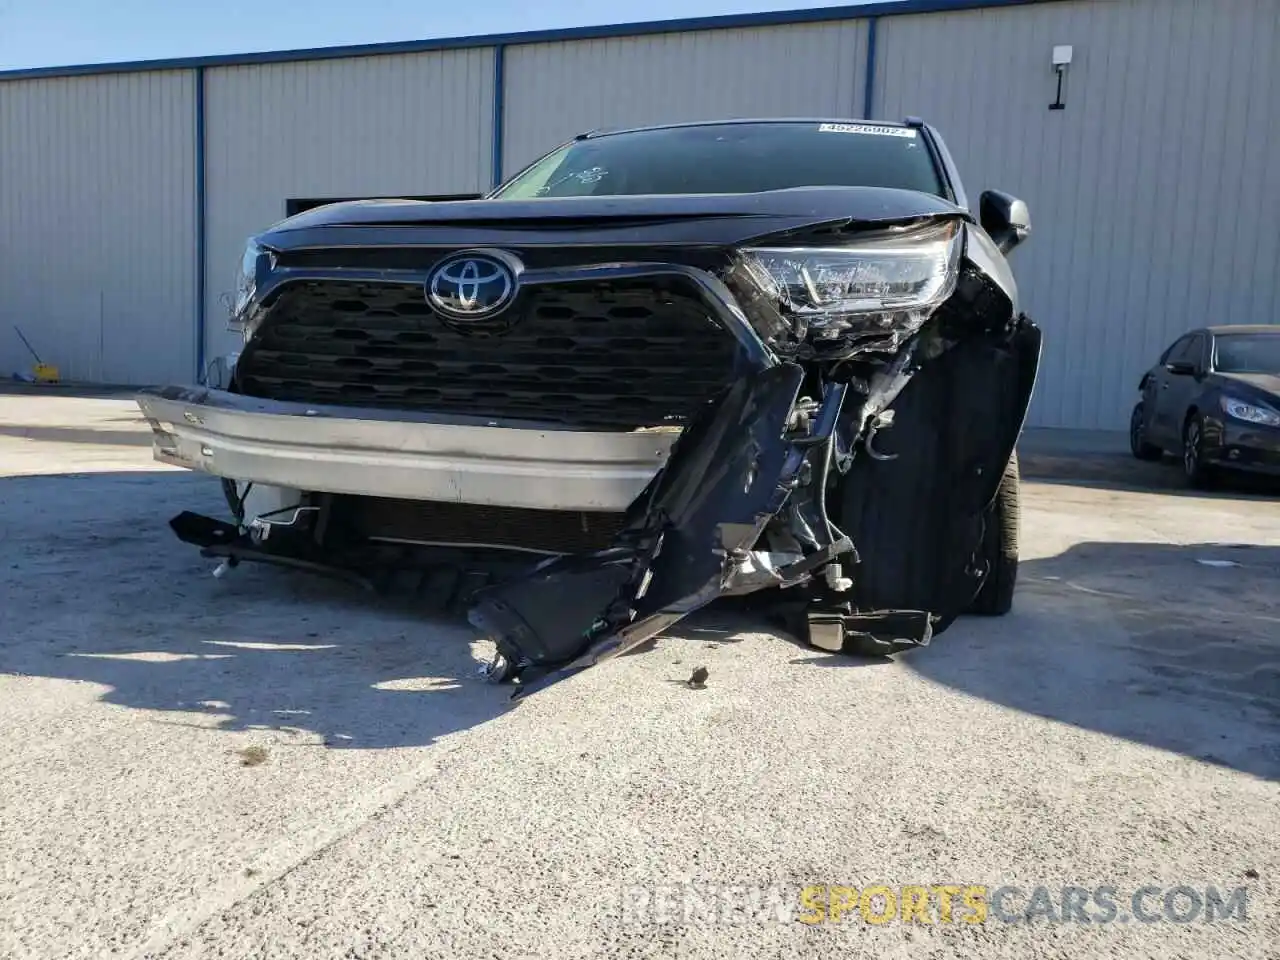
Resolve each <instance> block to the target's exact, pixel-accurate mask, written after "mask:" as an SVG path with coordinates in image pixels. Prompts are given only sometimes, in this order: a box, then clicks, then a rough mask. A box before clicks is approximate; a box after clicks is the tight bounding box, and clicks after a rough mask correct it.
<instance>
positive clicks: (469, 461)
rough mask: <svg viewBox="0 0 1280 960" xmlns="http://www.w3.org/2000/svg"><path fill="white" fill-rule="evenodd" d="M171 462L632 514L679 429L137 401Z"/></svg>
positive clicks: (187, 398)
mask: <svg viewBox="0 0 1280 960" xmlns="http://www.w3.org/2000/svg"><path fill="white" fill-rule="evenodd" d="M136 399H137V403H138V406H139V407H140V408H141V409H142V412H143V414H144V415H145V416H146V418H147V420H148V422H149V423H150V424H151V429H152V431H153V433H154V436H153V440H152V448H153V451H154V454H155V458H156V459H157V460H159V461H160V462H162V463H168V464H172V465H174V466H179V467H186V468H187V469H189V470H199V471H203V472H205V473H210V474H214V475H215V476H219V477H228V478H231V479H234V480H242V481H253V482H255V483H261V484H269V485H272V486H279V487H289V488H293V489H297V490H305V491H312V492H317V493H342V494H353V495H358V496H370V497H388V498H393V499H404V500H443V501H453V502H459V503H474V504H486V505H491V506H505V507H528V508H532V509H544V510H602V511H621V510H625V509H626V508H627V507H628V506H629V505H630V504H631V502H632V501H633V500H634V499H635V498H636V496H637V495H639V493H640V492H641V490H643V489H644V487H645V485H646V484H647V483H648V482H649V481H650V480H651V479H652V478H653V475H654V474H655V473H657V471H658V470H659V468H661V466H662V465H663V464H664V463H665V462H666V459H667V457H668V455H669V454H670V451H671V446H672V444H673V443H674V442H675V440H676V438H677V437H678V436H679V433H680V431H679V429H678V428H674V427H672V428H657V429H654V430H639V431H632V432H628V433H617V432H583V431H576V430H562V429H557V428H555V427H550V426H544V425H535V424H523V425H522V424H518V423H509V422H502V423H496V422H489V421H485V420H482V419H473V418H460V417H450V418H438V417H430V416H426V415H415V414H409V413H401V412H399V411H386V410H364V409H356V408H351V407H331V406H317V405H312V404H301V403H284V402H279V401H274V400H260V399H257V398H254V397H244V396H240V395H239V394H233V393H227V392H224V391H221V390H210V389H206V388H203V387H160V388H155V389H148V390H144V391H142V392H140V393H139V394H138V395H137V398H136Z"/></svg>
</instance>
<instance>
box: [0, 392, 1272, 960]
mask: <svg viewBox="0 0 1280 960" xmlns="http://www.w3.org/2000/svg"><path fill="white" fill-rule="evenodd" d="M142 430H143V428H142V425H141V424H139V423H137V422H136V417H135V415H134V414H133V411H132V410H131V409H130V405H129V404H128V403H127V402H124V401H116V400H77V399H72V398H57V399H56V400H55V399H42V400H40V401H38V402H36V401H33V400H32V399H31V398H28V397H17V396H0V474H2V475H5V476H4V477H3V478H0V729H3V730H4V731H6V734H7V735H6V736H5V737H4V739H3V741H0V850H2V851H3V854H0V862H2V863H3V864H4V867H3V873H0V956H3V957H6V958H9V957H12V958H15V960H27V958H40V960H53V958H56V960H64V958H79V957H86V958H87V957H103V956H112V957H166V958H195V957H234V958H247V957H254V958H256V957H271V958H300V960H301V958H306V960H317V958H327V957H335V958H337V957H388V958H390V957H396V958H399V957H406V958H408V957H413V958H424V957H442V958H443V957H458V958H462V957H495V956H497V957H561V956H563V957H588V956H602V955H605V956H628V957H647V956H653V957H659V956H662V957H667V956H683V957H697V958H701V957H741V956H745V955H753V956H761V957H811V956H830V955H849V956H875V957H907V956H910V957H913V958H920V957H983V958H991V957H1008V958H1010V960H1014V958H1017V960H1026V958H1034V957H1068V956H1069V957H1109V956H1114V957H1138V956H1150V957H1171V956H1183V957H1195V958H1201V957H1203V958H1206V960H1219V958H1222V957H1256V958H1264V957H1273V956H1274V949H1275V947H1274V945H1275V944H1276V943H1278V942H1280V911H1277V908H1276V906H1275V904H1276V902H1277V894H1278V893H1280V887H1278V886H1277V881H1276V878H1277V877H1278V876H1280V841H1277V840H1276V837H1277V834H1278V833H1280V802H1278V801H1280V590H1277V589H1276V586H1275V585H1276V583H1277V577H1278V576H1280V503H1277V502H1276V501H1275V500H1274V499H1267V498H1262V497H1245V496H1233V495H1229V494H1224V495H1217V496H1213V497H1200V496H1194V497H1193V496H1187V495H1180V496H1166V495H1162V494H1160V493H1155V492H1141V491H1134V490H1117V489H1109V488H1106V487H1100V486H1089V487H1076V486H1070V485H1063V484H1058V483H1055V484H1047V483H1045V484H1042V483H1029V484H1028V485H1027V487H1026V492H1025V497H1024V501H1025V518H1024V524H1023V526H1024V542H1023V558H1024V565H1023V568H1022V584H1023V586H1022V589H1021V590H1020V593H1019V595H1018V600H1017V606H1016V609H1015V612H1014V614H1013V615H1011V616H1010V617H1007V618H1002V619H998V620H976V619H965V620H962V621H960V622H959V623H958V624H957V625H956V626H954V627H953V628H952V629H951V630H949V631H947V632H946V633H945V634H943V635H942V636H940V637H939V638H938V639H937V641H936V642H935V644H934V645H933V646H932V647H930V648H929V649H927V650H922V651H916V652H914V653H913V654H911V655H906V656H901V657H899V658H897V659H896V660H895V661H885V662H865V661H855V660H849V659H843V658H838V657H830V656H827V655H824V654H821V653H818V652H815V651H811V650H807V649H803V648H801V647H799V646H797V645H796V644H794V643H793V642H792V641H790V640H789V639H788V638H785V637H780V636H777V635H774V634H771V633H768V632H764V631H762V630H761V629H760V626H759V624H755V623H752V622H750V621H744V620H741V619H734V618H731V617H729V616H727V615H725V616H720V615H717V614H714V613H711V614H707V615H704V616H702V617H700V618H698V619H697V620H696V621H695V622H694V623H692V624H689V625H687V626H684V627H682V628H681V629H679V630H678V631H677V632H676V634H675V635H674V636H670V637H664V638H662V639H661V640H660V641H659V642H658V643H657V644H656V646H655V647H654V649H652V650H650V651H648V652H645V653H642V654H639V655H635V656H631V657H627V658H624V659H622V660H619V661H615V662H613V663H610V664H608V665H605V666H602V667H600V668H597V669H594V670H592V671H589V672H587V673H586V674H584V675H582V676H581V677H579V678H576V679H574V680H572V681H570V682H566V683H564V684H560V685H558V686H557V687H554V688H552V689H551V690H548V691H546V692H545V693H543V694H539V695H537V696H535V697H533V698H531V699H530V700H529V701H527V702H524V703H522V704H520V705H519V706H517V707H515V708H514V709H513V708H511V707H510V706H509V704H508V703H507V701H506V691H505V690H502V689H495V688H491V687H488V686H486V685H484V684H482V683H480V682H479V681H478V680H477V679H476V678H475V675H474V672H475V666H476V662H477V658H478V657H480V656H482V655H483V653H484V651H483V650H480V649H478V648H476V647H475V646H474V645H473V642H472V640H471V637H470V633H469V632H468V631H467V630H466V629H465V628H464V627H462V626H461V625H458V624H453V623H440V622H431V621H424V619H423V618H422V617H421V616H420V615H419V614H418V613H417V612H416V611H413V610H410V609H405V608H403V607H396V606H393V605H389V604H382V603H375V602H372V601H370V600H369V599H368V598H366V597H364V596H362V595H360V594H358V593H356V592H354V591H349V590H347V589H346V588H342V587H335V586H334V585H332V584H330V583H327V582H322V581H316V580H312V579H309V578H306V577H301V576H294V575H290V574H286V573H283V572H280V571H273V570H263V569H252V568H248V567H242V568H240V570H238V571H237V572H236V573H235V574H234V575H233V576H231V577H229V578H227V579H225V580H214V579H213V578H212V577H211V576H210V569H211V564H210V563H209V562H207V561H204V560H201V559H200V558H199V557H198V555H197V554H196V551H194V550H192V549H190V548H187V547H184V546H183V545H182V544H180V543H178V542H177V541H176V540H174V539H173V538H172V536H171V535H170V534H169V531H168V530H167V528H166V526H165V521H166V520H167V519H168V517H170V516H171V515H172V514H173V513H176V512H177V511H178V510H180V509H195V510H210V511H220V509H221V508H220V500H219V496H220V495H219V492H218V489H217V485H216V483H214V482H212V481H209V480H207V479H205V478H199V477H193V476H189V475H187V474H185V473H183V472H181V471H174V470H170V469H168V468H163V467H158V466H157V465H155V464H153V463H152V462H151V461H150V458H149V450H148V449H147V447H146V446H145V445H144V444H143V442H142V440H145V435H144V434H142V433H141V431H142ZM139 437H141V438H142V440H140V439H139ZM1200 561H1213V563H1212V564H1205V563H1201V562H1200ZM1223 561H1226V562H1227V563H1228V564H1230V565H1225V566H1224V565H1221V563H1222V562H1223ZM697 665H705V666H706V667H708V669H709V670H710V680H709V683H708V685H707V687H706V689H705V690H699V691H694V690H690V689H688V688H687V687H685V686H684V685H683V684H682V683H680V681H681V680H683V679H684V678H685V677H687V676H688V674H689V672H690V670H691V669H692V668H693V667H694V666H697ZM875 885H884V886H888V887H890V888H891V891H892V892H893V893H894V897H895V911H896V913H894V914H893V916H891V917H890V918H889V920H888V922H884V923H876V922H869V921H868V920H867V919H866V918H864V916H863V914H862V904H861V903H860V902H859V901H858V899H857V895H856V894H854V895H853V901H852V902H853V904H854V906H853V908H852V909H850V910H847V911H843V915H842V917H841V919H840V921H839V922H834V921H832V919H831V914H832V913H833V910H832V909H831V907H832V901H833V899H834V900H835V901H836V902H837V903H838V904H841V905H843V904H846V903H848V902H850V900H849V898H850V894H849V888H857V889H859V890H861V889H865V888H866V887H869V886H875ZM915 885H924V886H926V887H932V886H937V885H955V886H957V887H959V888H962V889H963V888H965V887H971V886H979V885H982V886H985V887H986V888H987V895H988V896H990V895H991V894H992V893H994V892H995V891H996V889H997V888H999V887H1002V886H1003V887H1006V888H1010V887H1017V888H1018V890H1017V891H1009V890H1006V891H1004V893H1003V894H1002V898H1003V899H1002V902H1001V904H999V905H997V906H998V907H999V909H998V910H997V909H994V908H993V909H991V910H989V911H988V915H987V917H986V918H985V922H983V923H969V922H965V921H963V920H961V919H959V916H960V911H958V908H957V911H958V912H957V914H956V916H955V917H953V921H952V922H941V921H940V917H939V915H938V912H937V910H936V902H934V904H933V914H932V916H933V919H934V922H933V923H930V924H924V923H904V922H903V921H902V917H901V908H900V907H901V905H900V903H899V902H898V901H899V900H900V899H901V896H902V887H903V886H915ZM1040 886H1043V887H1045V888H1046V891H1047V892H1048V893H1049V894H1051V899H1052V900H1053V902H1054V913H1055V916H1056V917H1058V918H1059V919H1060V917H1061V914H1062V912H1063V910H1062V907H1063V903H1062V901H1063V898H1064V896H1066V894H1064V892H1063V888H1064V887H1067V886H1079V887H1084V888H1088V889H1090V890H1093V889H1094V888H1096V887H1098V886H1112V887H1114V888H1115V899H1116V901H1117V902H1118V905H1119V909H1118V911H1117V915H1116V918H1115V919H1114V920H1113V921H1112V922H1109V923H1105V922H1094V923H1089V924H1086V923H1082V922H1050V921H1048V920H1047V919H1044V918H1043V916H1044V915H1043V912H1041V919H1037V920H1034V921H1032V922H1026V921H1025V919H1024V920H1023V922H1006V919H1004V917H1006V916H1007V917H1024V918H1025V913H1026V911H1027V909H1028V907H1029V905H1030V904H1032V903H1035V902H1036V895H1035V893H1034V891H1035V888H1037V887H1040ZM1144 886H1155V887H1157V888H1159V889H1158V890H1157V891H1155V892H1154V893H1151V892H1148V895H1147V899H1146V901H1145V902H1146V904H1147V906H1148V907H1149V908H1150V910H1151V911H1154V912H1153V913H1150V916H1152V917H1155V920H1154V921H1153V922H1144V921H1142V920H1141V918H1136V917H1134V916H1133V915H1132V913H1133V910H1132V907H1133V905H1134V900H1133V895H1134V893H1135V892H1137V891H1140V890H1141V888H1143V887H1144ZM1177 886H1185V887H1189V888H1191V889H1192V890H1194V891H1199V893H1200V895H1202V896H1203V895H1204V894H1205V891H1206V889H1207V888H1209V887H1212V888H1214V889H1220V890H1222V891H1224V892H1228V893H1229V892H1230V891H1232V890H1234V889H1236V888H1238V887H1244V888H1245V889H1246V890H1247V916H1246V917H1245V918H1243V919H1241V918H1240V917H1238V916H1236V917H1234V918H1233V919H1219V920H1218V921H1217V922H1214V923H1208V922H1205V920H1204V913H1205V910H1203V909H1202V910H1200V911H1199V913H1198V914H1197V916H1196V917H1195V918H1194V919H1193V920H1192V921H1191V922H1187V923H1181V922H1175V921H1176V919H1177V918H1179V917H1186V916H1187V915H1188V910H1189V907H1188V906H1187V905H1188V904H1189V903H1190V902H1191V901H1190V900H1188V898H1187V896H1186V895H1185V894H1182V895H1181V896H1182V900H1181V901H1179V900H1178V899H1177V895H1175V896H1174V898H1173V900H1171V901H1170V902H1171V903H1172V904H1173V906H1174V908H1175V909H1173V910H1168V909H1166V906H1165V900H1164V894H1165V893H1166V892H1167V891H1168V890H1170V889H1171V888H1174V887H1177ZM806 887H809V888H821V889H820V890H816V889H810V890H809V893H808V901H807V903H808V907H806V906H805V904H803V903H802V902H801V900H800V896H801V894H802V892H803V890H804V888H806ZM832 887H834V888H835V890H834V891H833V890H832V889H831V888H832ZM936 896H937V895H935V897H936ZM956 902H957V903H959V899H957V901H956ZM814 904H819V905H821V907H822V909H821V911H820V912H821V914H822V916H821V917H819V916H818V913H819V911H818V910H816V909H814V906H813V905H814ZM886 904H887V901H886V899H885V898H884V896H883V895H882V894H876V898H874V899H873V902H871V903H870V916H871V917H872V919H875V918H877V917H879V916H882V915H885V913H886V911H887V909H888V908H887V906H886ZM1040 906H1041V907H1042V906H1043V904H1040ZM1096 908H1097V904H1096V903H1091V904H1090V907H1089V911H1088V915H1091V916H1092V917H1094V918H1095V919H1096V918H1097V917H1098V916H1099V911H1098V910H1097V909H1096ZM1179 911H1181V912H1179ZM834 912H837V913H839V912H842V911H841V910H836V911H834ZM1032 912H1033V913H1034V912H1035V911H1034V910H1033V911H1032ZM1067 912H1068V913H1070V912H1071V911H1070V910H1068V911H1067ZM1121 916H1124V917H1127V918H1128V919H1127V921H1126V922H1121V920H1120V917H1121ZM806 918H807V919H822V920H823V921H824V922H820V923H812V924H810V923H805V922H802V921H803V920H804V919H806ZM1077 919H1078V918H1077Z"/></svg>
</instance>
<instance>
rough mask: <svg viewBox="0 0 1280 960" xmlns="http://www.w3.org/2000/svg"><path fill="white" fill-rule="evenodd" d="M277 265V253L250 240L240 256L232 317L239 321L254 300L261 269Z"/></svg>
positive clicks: (234, 320)
mask: <svg viewBox="0 0 1280 960" xmlns="http://www.w3.org/2000/svg"><path fill="white" fill-rule="evenodd" d="M274 265H275V254H273V253H272V252H271V251H270V250H268V249H267V248H266V247H263V246H261V245H259V244H257V243H254V242H253V241H252V240H250V241H249V242H248V243H247V244H246V245H245V248H244V256H242V257H241V258H240V272H239V273H238V274H237V275H236V292H235V296H234V298H233V299H232V301H231V319H232V321H233V322H236V321H239V319H240V315H241V314H242V313H244V311H245V309H246V308H247V307H248V306H249V304H250V303H251V302H252V301H253V297H254V294H255V293H257V292H258V279H259V277H260V276H261V273H260V271H262V270H263V269H267V270H269V269H271V267H272V266H274Z"/></svg>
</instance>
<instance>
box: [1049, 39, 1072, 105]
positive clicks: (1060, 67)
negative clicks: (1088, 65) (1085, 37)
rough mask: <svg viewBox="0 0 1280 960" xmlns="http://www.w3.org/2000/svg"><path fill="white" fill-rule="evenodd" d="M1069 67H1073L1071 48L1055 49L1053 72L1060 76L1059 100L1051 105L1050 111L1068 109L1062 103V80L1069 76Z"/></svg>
mask: <svg viewBox="0 0 1280 960" xmlns="http://www.w3.org/2000/svg"><path fill="white" fill-rule="evenodd" d="M1069 66H1071V47H1070V46H1063V47H1054V48H1053V70H1054V72H1055V73H1056V74H1057V75H1058V98H1057V99H1056V100H1054V101H1053V103H1051V104H1049V109H1050V110H1065V109H1067V105H1066V104H1065V103H1063V102H1062V78H1063V77H1065V76H1066V75H1067V67H1069Z"/></svg>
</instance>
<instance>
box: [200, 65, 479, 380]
mask: <svg viewBox="0 0 1280 960" xmlns="http://www.w3.org/2000/svg"><path fill="white" fill-rule="evenodd" d="M493 55H494V54H493V50H492V49H487V48H481V49H474V50H460V51H453V52H446V53H422V54H412V55H405V56H389V57H365V58H359V59H352V60H329V61H316V62H307V63H288V64H276V65H270V66H240V67H219V68H217V69H211V70H209V71H208V73H207V74H206V77H205V83H206V93H205V96H206V123H207V128H206V129H207V142H208V156H207V165H206V176H207V178H208V187H207V188H208V256H207V269H208V273H207V274H206V277H207V283H208V286H207V309H208V337H207V339H208V347H209V356H210V357H211V358H212V357H214V356H217V355H218V354H220V353H224V352H226V351H227V350H230V349H235V348H236V342H237V341H236V337H235V335H234V334H231V333H228V332H227V330H226V316H227V311H226V308H225V306H223V304H222V303H221V298H222V296H223V295H224V294H227V293H229V292H230V291H231V289H232V287H233V285H234V281H235V271H236V267H237V266H238V265H239V262H240V254H241V251H242V250H243V249H244V241H245V239H246V238H247V237H248V236H250V235H251V234H253V233H256V232H257V231H260V230H262V229H263V228H265V227H268V226H270V225H271V224H272V223H275V222H276V221H278V220H280V219H281V218H282V217H284V215H285V202H286V201H287V200H288V199H290V198H305V199H320V198H328V197H362V196H403V195H409V196H414V195H417V196H431V195H441V194H450V193H475V192H479V191H482V190H484V189H486V188H487V187H488V186H489V180H490V176H489V167H490V164H491V156H492V150H491V146H490V143H491V136H492V120H491V118H492V113H493Z"/></svg>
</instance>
